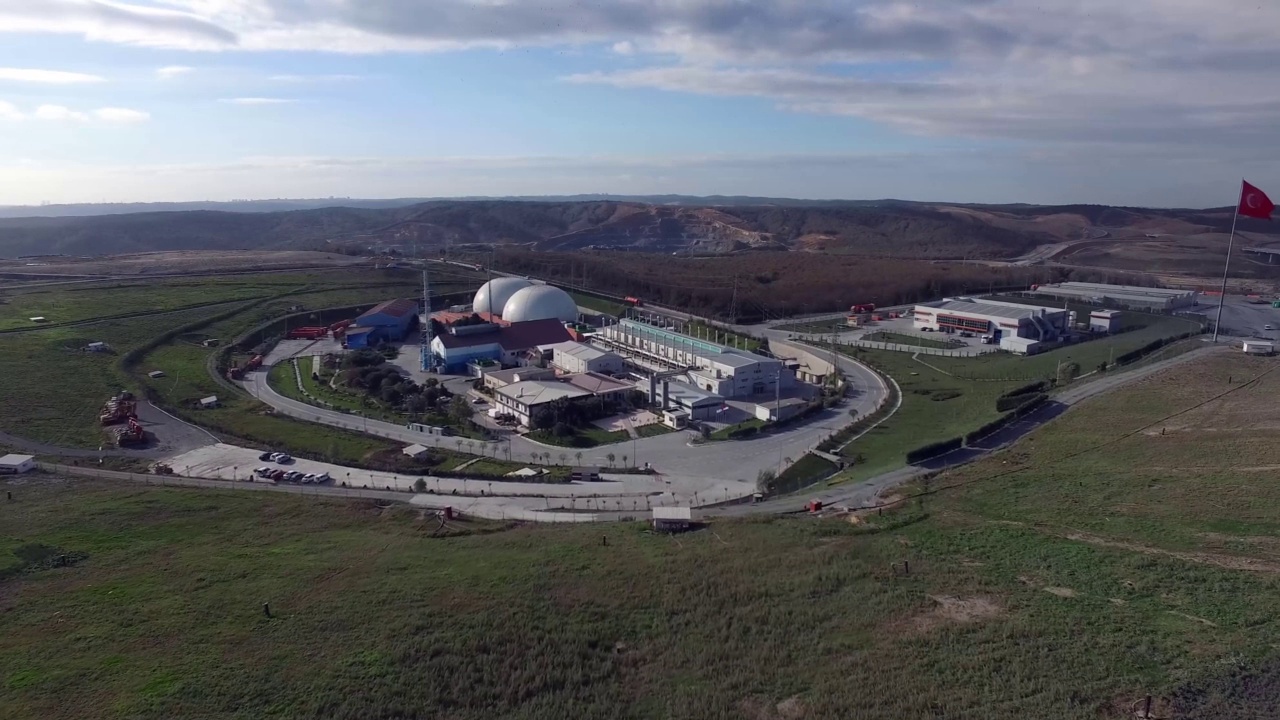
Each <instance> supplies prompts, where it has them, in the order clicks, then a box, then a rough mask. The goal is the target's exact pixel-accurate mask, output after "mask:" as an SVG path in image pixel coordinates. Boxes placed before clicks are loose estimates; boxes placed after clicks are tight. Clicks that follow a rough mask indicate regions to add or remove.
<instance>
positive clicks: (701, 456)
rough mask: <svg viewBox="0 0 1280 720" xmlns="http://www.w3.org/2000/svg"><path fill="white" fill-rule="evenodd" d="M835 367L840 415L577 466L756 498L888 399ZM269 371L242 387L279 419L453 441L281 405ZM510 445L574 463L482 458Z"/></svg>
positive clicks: (618, 451)
mask: <svg viewBox="0 0 1280 720" xmlns="http://www.w3.org/2000/svg"><path fill="white" fill-rule="evenodd" d="M840 366H841V369H842V370H843V371H844V373H845V375H846V377H848V379H849V385H850V394H849V399H848V401H847V402H846V403H845V404H844V405H843V406H842V407H840V408H837V409H832V410H828V411H826V412H823V413H821V414H819V415H817V416H815V417H813V418H810V419H809V420H807V421H805V422H803V423H800V424H798V425H796V426H794V427H789V428H786V429H783V430H780V431H777V432H773V433H769V434H768V435H765V436H763V437H759V438H755V439H752V440H748V441H724V442H709V443H703V444H697V445H695V444H691V442H690V441H691V439H692V435H691V434H690V433H687V432H674V433H668V434H666V435H658V436H656V437H649V438H638V439H636V440H626V441H623V442H619V443H614V444H611V445H601V446H598V447H594V448H587V449H583V450H581V452H582V455H583V459H582V462H583V463H584V464H588V465H599V466H601V467H607V466H608V459H607V457H606V456H607V455H608V454H609V453H613V454H614V455H615V456H616V457H617V458H619V459H621V458H622V456H623V455H626V456H627V458H628V462H627V464H628V465H633V466H639V465H643V464H644V463H646V462H648V463H650V464H651V465H652V466H653V468H654V469H655V470H656V471H657V472H659V473H660V474H661V475H663V476H664V477H666V478H668V479H670V480H673V481H685V482H687V483H688V484H689V485H690V486H697V485H699V484H702V483H706V482H712V481H721V482H733V483H740V484H741V485H742V487H741V488H740V492H739V493H738V496H739V497H742V496H746V495H750V494H751V493H753V492H754V491H755V482H756V477H757V474H758V473H759V472H760V471H761V470H765V469H769V470H777V469H778V468H779V466H780V465H782V464H783V463H784V462H785V459H786V458H791V459H792V460H799V459H800V458H801V457H802V456H803V455H804V454H805V453H807V452H809V451H810V450H812V449H813V448H814V447H816V446H817V445H818V444H819V443H820V442H822V441H823V440H824V439H825V438H826V437H827V436H829V435H831V434H832V433H834V432H836V431H837V430H839V429H841V428H842V427H844V426H845V425H848V424H849V423H851V422H853V421H854V420H855V416H856V417H862V416H864V415H866V414H869V413H871V412H874V411H875V409H876V408H877V407H879V405H880V403H881V402H882V401H883V400H884V398H885V397H887V395H888V390H887V388H885V386H884V384H883V383H882V382H881V380H880V378H879V376H878V375H876V374H875V373H874V372H872V371H871V370H870V369H868V368H866V367H865V366H863V365H861V364H859V363H856V362H854V361H853V360H851V359H848V358H840ZM268 372H269V369H267V368H264V369H263V370H260V371H256V372H253V373H250V374H249V376H248V377H246V379H245V381H244V387H245V389H246V390H248V391H249V392H250V393H251V394H252V395H254V396H255V397H257V398H258V399H259V400H261V401H262V402H264V403H266V404H268V405H270V406H271V407H273V408H275V410H276V411H277V412H280V413H282V414H285V415H289V416H291V417H295V418H298V419H300V420H306V421H309V422H316V423H321V424H324V425H330V426H333V427H340V428H345V429H349V430H356V431H358V432H365V433H368V434H370V435H377V436H379V437H384V438H388V439H390V440H395V441H397V442H404V443H420V444H423V445H436V444H437V441H439V443H440V445H441V446H442V447H444V448H446V449H448V448H449V447H450V445H451V444H452V443H454V442H456V441H455V440H454V439H451V438H445V439H443V440H441V439H440V438H437V437H435V436H428V435H423V434H422V433H419V432H416V431H413V430H409V429H407V428H406V427H404V426H402V425H396V424H393V423H389V422H384V421H381V420H372V419H365V418H361V417H358V416H354V415H347V414H344V413H341V412H337V411H334V410H328V409H326V408H320V407H316V406H314V405H309V404H307V403H304V402H300V401H298V400H293V399H291V398H287V397H285V396H283V395H281V394H280V393H278V392H276V391H275V390H274V389H273V388H272V387H271V386H270V385H269V384H268V383H267V375H268ZM508 445H509V446H510V452H511V455H510V457H511V459H512V460H515V461H524V460H526V459H528V458H530V457H531V456H532V454H533V453H542V452H550V453H552V455H557V454H559V453H561V452H563V453H566V454H567V455H568V456H570V457H573V456H574V455H575V453H577V452H579V451H578V450H575V449H573V448H560V447H554V446H548V445H543V444H541V443H536V442H533V441H531V440H528V439H526V438H524V437H522V436H519V435H515V434H512V435H510V436H508V437H507V438H506V439H504V440H501V441H498V442H496V443H483V447H484V450H485V451H486V452H487V454H489V455H491V456H496V457H506V452H507V446H508Z"/></svg>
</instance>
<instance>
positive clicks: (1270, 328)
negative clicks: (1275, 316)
mask: <svg viewBox="0 0 1280 720" xmlns="http://www.w3.org/2000/svg"><path fill="white" fill-rule="evenodd" d="M1262 329H1263V330H1275V328H1274V327H1272V326H1270V325H1263V326H1262Z"/></svg>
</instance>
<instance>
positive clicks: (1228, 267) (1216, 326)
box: [1213, 178, 1244, 343]
mask: <svg viewBox="0 0 1280 720" xmlns="http://www.w3.org/2000/svg"><path fill="white" fill-rule="evenodd" d="M1243 198H1244V179H1243V178H1242V179H1241V180H1240V194H1239V195H1237V196H1236V214H1235V216H1234V217H1232V218H1231V237H1230V239H1228V240H1227V263H1226V265H1223V266H1222V295H1221V296H1219V297H1218V319H1217V320H1214V321H1213V341H1214V342H1215V343H1216V342H1218V331H1219V329H1220V328H1221V327H1222V306H1223V305H1225V304H1226V302H1227V273H1228V272H1230V270H1231V248H1232V246H1234V245H1235V242H1236V221H1237V220H1239V219H1240V201H1241V200H1242V199H1243Z"/></svg>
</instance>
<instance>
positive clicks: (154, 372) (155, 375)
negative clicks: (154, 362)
mask: <svg viewBox="0 0 1280 720" xmlns="http://www.w3.org/2000/svg"><path fill="white" fill-rule="evenodd" d="M147 377H149V378H153V379H154V378H162V377H164V371H163V370H152V371H151V372H149V373H147Z"/></svg>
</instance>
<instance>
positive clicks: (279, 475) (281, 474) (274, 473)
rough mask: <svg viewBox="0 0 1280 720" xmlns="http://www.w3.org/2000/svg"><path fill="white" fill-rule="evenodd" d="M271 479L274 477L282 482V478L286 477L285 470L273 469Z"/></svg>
mask: <svg viewBox="0 0 1280 720" xmlns="http://www.w3.org/2000/svg"><path fill="white" fill-rule="evenodd" d="M271 479H272V480H274V481H276V482H280V481H281V480H283V479H284V471H283V470H272V471H271Z"/></svg>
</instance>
